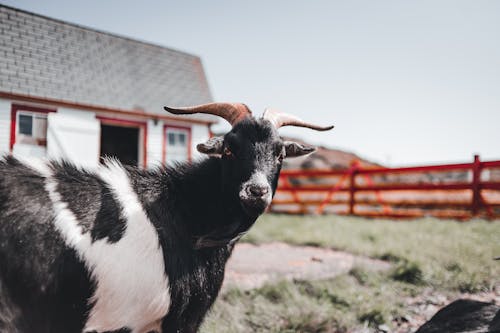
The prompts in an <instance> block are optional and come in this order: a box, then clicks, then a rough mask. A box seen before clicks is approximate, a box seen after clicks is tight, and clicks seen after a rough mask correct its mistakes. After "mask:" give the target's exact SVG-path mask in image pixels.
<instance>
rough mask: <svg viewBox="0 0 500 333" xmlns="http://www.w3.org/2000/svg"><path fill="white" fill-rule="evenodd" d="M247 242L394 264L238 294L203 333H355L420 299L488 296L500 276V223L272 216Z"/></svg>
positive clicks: (224, 299) (221, 305)
mask: <svg viewBox="0 0 500 333" xmlns="http://www.w3.org/2000/svg"><path fill="white" fill-rule="evenodd" d="M243 241H247V242H252V243H266V242H271V241H283V242H287V243H290V244H297V245H314V246H320V247H327V248H335V249H340V250H345V251H348V252H351V253H356V254H360V255H365V256H369V257H373V258H379V259H383V260H387V261H390V262H392V263H393V268H392V269H390V270H389V271H382V272H380V271H378V272H375V271H372V270H370V269H367V268H364V267H355V268H353V269H352V270H351V271H350V272H349V273H348V274H344V275H341V276H339V277H337V278H334V279H329V280H323V281H282V282H279V283H274V284H270V285H266V286H263V287H262V288H258V289H254V290H250V291H241V290H239V289H231V290H229V291H226V292H225V293H224V294H223V295H221V296H220V297H219V299H218V300H217V302H216V304H215V306H214V308H213V310H212V311H211V313H210V315H209V317H208V318H207V319H206V321H205V323H204V325H203V327H202V330H201V331H202V332H203V333H212V332H214V333H215V332H221V333H226V332H227V333H229V332H243V333H245V332H283V333H284V332H316V333H320V332H351V331H353V330H354V329H356V328H360V327H363V326H369V327H377V326H378V325H381V324H387V325H389V326H391V325H392V322H393V320H395V319H396V318H402V317H404V316H405V315H407V314H408V309H407V306H406V304H405V300H406V299H407V298H409V297H414V296H417V295H420V294H422V293H423V292H424V290H430V291H431V294H434V293H440V294H453V295H457V294H459V293H460V292H478V291H488V290H492V289H493V288H494V285H497V288H498V283H499V280H498V277H499V276H500V262H498V261H494V260H493V258H494V257H498V256H500V223H491V222H487V221H481V220H475V221H471V222H468V223H459V222H454V221H442V220H435V219H420V220H416V221H390V220H368V219H362V218H353V217H338V216H316V217H315V216H312V217H309V216H304V217H302V216H280V215H267V216H264V217H262V218H261V219H260V221H259V222H258V223H257V224H256V225H255V226H254V227H253V229H252V230H251V232H250V233H249V234H248V235H247V236H246V237H245V238H244V239H243Z"/></svg>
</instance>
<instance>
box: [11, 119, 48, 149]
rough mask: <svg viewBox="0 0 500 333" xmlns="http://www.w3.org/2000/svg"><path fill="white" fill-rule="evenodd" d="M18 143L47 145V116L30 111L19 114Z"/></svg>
mask: <svg viewBox="0 0 500 333" xmlns="http://www.w3.org/2000/svg"><path fill="white" fill-rule="evenodd" d="M16 116H17V124H18V126H17V133H16V134H17V135H16V143H19V144H29V145H36V146H46V145H47V114H46V113H37V112H30V111H19V112H17V115H16Z"/></svg>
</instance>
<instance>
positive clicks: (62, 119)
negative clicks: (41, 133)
mask: <svg viewBox="0 0 500 333" xmlns="http://www.w3.org/2000/svg"><path fill="white" fill-rule="evenodd" d="M100 138H101V125H100V122H99V120H97V119H96V115H95V113H94V112H87V111H79V110H74V109H68V108H59V109H58V110H57V113H51V114H49V115H48V129H47V156H48V157H49V158H53V159H65V160H69V161H71V162H73V163H75V164H77V165H81V166H87V167H95V166H97V165H98V163H99V149H100Z"/></svg>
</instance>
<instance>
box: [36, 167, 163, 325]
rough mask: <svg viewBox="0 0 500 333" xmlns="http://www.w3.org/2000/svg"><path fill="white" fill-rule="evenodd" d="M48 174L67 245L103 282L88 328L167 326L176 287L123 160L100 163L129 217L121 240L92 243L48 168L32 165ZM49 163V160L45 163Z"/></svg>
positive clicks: (99, 283)
mask: <svg viewBox="0 0 500 333" xmlns="http://www.w3.org/2000/svg"><path fill="white" fill-rule="evenodd" d="M28 166H30V167H31V168H33V169H35V170H37V171H38V172H40V173H42V174H43V176H45V177H46V178H47V181H46V186H45V188H46V190H47V192H48V193H49V196H50V199H51V200H52V203H53V206H54V210H55V213H56V218H55V226H56V228H57V230H58V231H59V232H60V233H61V234H62V236H63V238H64V240H65V242H66V244H67V245H68V246H70V247H72V248H74V249H76V251H77V252H78V254H79V256H80V257H81V259H82V260H83V261H84V262H85V264H86V266H87V268H88V269H89V270H90V271H91V273H92V276H93V277H94V279H95V281H96V282H97V286H96V290H95V293H94V295H93V297H92V298H91V299H90V300H89V301H90V302H91V303H93V304H94V306H93V307H92V309H91V312H90V314H89V318H88V321H87V323H86V325H85V329H84V331H97V332H103V331H113V330H118V329H120V328H123V327H127V328H129V329H131V330H132V332H134V333H146V332H149V331H152V330H153V331H154V330H155V331H158V332H160V331H161V319H162V318H163V317H164V316H165V315H166V314H167V312H168V309H169V307H170V290H169V285H168V279H167V277H166V276H165V266H164V260H163V252H162V249H161V247H160V244H159V240H158V234H157V232H156V230H155V228H154V226H153V224H152V223H151V221H149V219H148V218H147V215H146V213H145V212H144V210H143V207H142V205H141V204H140V202H139V199H138V198H137V195H136V193H135V192H134V190H133V189H132V186H131V184H130V181H129V179H128V176H127V173H126V171H125V170H124V169H123V167H122V166H121V165H120V164H119V163H118V162H113V161H108V162H107V163H106V165H104V166H101V167H99V168H98V169H97V170H96V172H97V174H98V176H99V177H100V178H101V179H102V180H103V181H105V182H106V183H107V184H108V186H109V187H110V189H111V191H112V193H113V195H114V198H115V200H117V202H119V203H120V206H121V207H122V209H123V210H122V212H121V216H122V217H123V218H124V220H126V221H127V228H126V230H125V233H124V234H123V236H122V238H121V239H120V240H119V241H118V242H116V243H108V242H107V240H106V239H100V240H97V241H95V242H93V243H92V241H91V238H90V233H84V232H83V230H82V228H81V227H80V226H79V224H78V221H77V218H76V217H75V215H74V214H73V212H72V211H71V210H70V209H69V208H68V205H67V203H66V202H64V201H63V200H62V198H61V196H60V194H59V193H58V192H57V183H56V181H55V180H54V179H53V178H52V172H51V170H50V169H49V168H48V167H45V168H44V167H43V166H40V165H39V164H35V165H33V164H31V165H28ZM45 166H46V165H45Z"/></svg>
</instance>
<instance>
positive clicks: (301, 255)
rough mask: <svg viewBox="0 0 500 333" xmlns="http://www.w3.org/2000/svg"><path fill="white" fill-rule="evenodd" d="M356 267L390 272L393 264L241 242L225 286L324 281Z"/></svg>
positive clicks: (322, 251) (304, 248) (336, 253)
mask: <svg viewBox="0 0 500 333" xmlns="http://www.w3.org/2000/svg"><path fill="white" fill-rule="evenodd" d="M355 266H366V267H367V268H370V269H374V270H377V269H388V268H389V267H390V264H388V263H387V262H384V261H381V260H374V259H369V258H366V257H359V256H355V255H353V254H350V253H347V252H341V251H334V250H329V249H323V248H318V247H312V246H292V245H288V244H285V243H279V242H273V243H268V244H262V245H253V244H248V243H238V244H236V247H235V249H234V252H233V255H232V256H231V258H230V259H229V262H228V264H227V268H226V275H225V280H224V287H225V288H227V287H230V286H237V287H239V288H241V289H252V288H258V287H260V286H262V285H263V284H265V283H266V282H273V281H277V280H283V279H288V280H292V279H307V280H321V279H327V278H331V277H335V276H337V275H340V274H343V273H347V272H349V271H350V270H351V268H353V267H355Z"/></svg>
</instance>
